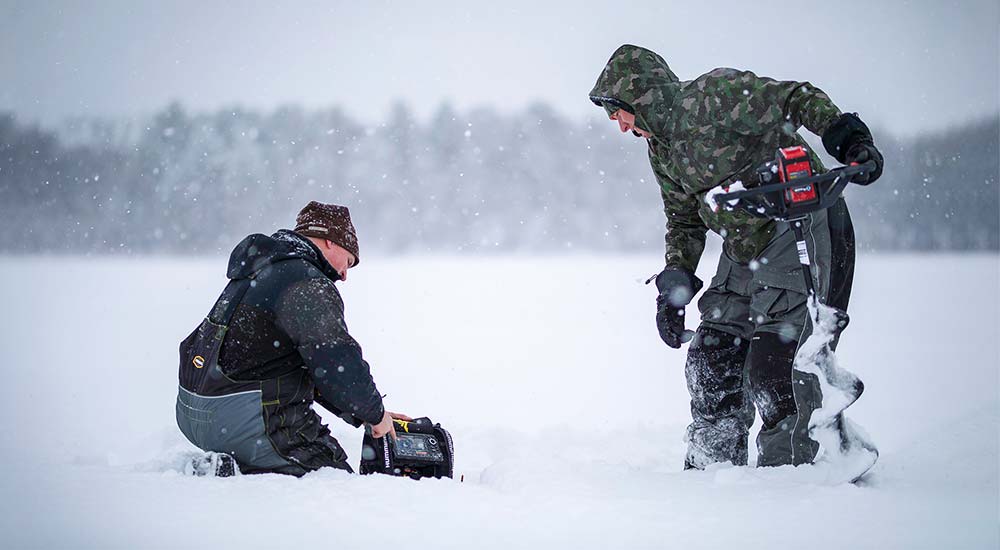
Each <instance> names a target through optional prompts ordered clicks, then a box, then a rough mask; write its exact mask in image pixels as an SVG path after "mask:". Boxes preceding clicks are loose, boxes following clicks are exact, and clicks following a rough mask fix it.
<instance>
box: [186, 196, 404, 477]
mask: <svg viewBox="0 0 1000 550" xmlns="http://www.w3.org/2000/svg"><path fill="white" fill-rule="evenodd" d="M357 263H358V239H357V235H356V233H355V231H354V225H353V224H352V223H351V215H350V212H349V211H348V209H347V208H346V207H344V206H337V205H333V204H322V203H319V202H310V203H309V204H308V205H306V206H305V208H303V209H302V211H301V212H299V215H298V217H297V218H296V223H295V229H294V230H293V231H289V230H287V229H282V230H280V231H278V232H277V233H275V234H273V235H271V236H270V237H268V236H266V235H261V234H254V235H250V236H248V237H247V238H245V239H243V241H242V242H241V243H240V244H238V245H237V246H236V248H235V249H234V250H233V252H232V255H231V256H230V257H229V268H228V273H227V276H228V278H229V279H230V282H229V284H228V285H227V286H226V288H225V290H224V291H223V292H222V295H221V296H220V297H219V299H218V301H216V303H215V306H214V307H213V308H212V311H211V312H210V313H209V316H208V317H207V318H206V319H205V320H204V321H203V322H202V323H201V325H200V326H199V327H198V328H196V329H195V331H194V332H192V333H191V335H190V336H188V337H187V338H186V339H185V340H184V341H183V342H181V346H180V388H179V389H178V395H177V407H176V408H177V425H178V427H180V430H181V432H183V433H184V435H185V436H186V437H187V438H188V440H190V441H191V443H193V444H195V445H196V446H198V447H199V448H201V449H202V450H204V451H210V452H212V453H219V454H212V460H211V462H210V464H211V467H213V468H217V472H216V473H217V474H221V475H226V474H232V473H234V472H233V470H234V468H235V466H238V467H239V469H240V470H241V471H242V472H243V473H262V472H277V473H282V474H291V475H295V476H302V475H304V474H306V473H308V472H310V471H313V470H317V469H319V468H322V467H332V468H339V469H343V470H348V471H351V467H350V466H349V465H348V464H347V454H346V453H345V452H344V449H343V448H341V446H340V444H339V443H338V442H337V440H336V439H334V438H333V436H331V435H330V430H329V428H327V427H326V425H325V424H323V422H322V420H321V419H320V417H319V415H318V414H316V411H314V410H313V408H312V404H313V402H314V401H315V402H316V403H319V404H320V405H321V406H322V407H323V408H325V409H327V410H329V411H331V412H333V413H334V414H336V415H338V416H340V417H341V418H343V419H344V421H346V422H348V423H350V424H353V425H354V426H356V427H357V426H360V425H361V424H362V423H365V424H368V425H370V426H371V429H372V434H373V435H374V437H376V438H380V437H383V436H385V435H386V434H389V435H390V436H391V437H395V431H394V429H393V426H392V419H393V418H399V419H402V420H411V419H410V418H409V417H407V416H405V415H400V414H395V413H391V412H388V411H386V410H385V408H384V407H383V406H382V396H381V395H380V394H379V392H378V388H376V387H375V381H374V380H372V376H371V373H370V372H369V367H368V363H367V362H366V361H365V360H364V359H363V358H362V356H361V346H359V345H358V343H357V342H356V341H355V340H354V338H351V335H350V334H349V333H348V332H347V325H346V323H345V322H344V303H343V301H342V300H341V298H340V292H338V291H337V287H336V286H335V285H334V283H335V282H336V281H338V280H344V281H346V280H347V270H348V269H350V268H351V267H353V266H355V265H357ZM233 459H235V461H236V464H235V465H234V464H232V460H233Z"/></svg>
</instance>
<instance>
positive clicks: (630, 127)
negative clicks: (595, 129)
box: [611, 109, 652, 139]
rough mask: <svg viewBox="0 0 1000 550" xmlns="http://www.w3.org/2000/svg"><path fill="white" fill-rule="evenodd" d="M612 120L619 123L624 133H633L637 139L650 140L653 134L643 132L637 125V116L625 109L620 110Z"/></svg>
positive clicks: (613, 115)
mask: <svg viewBox="0 0 1000 550" xmlns="http://www.w3.org/2000/svg"><path fill="white" fill-rule="evenodd" d="M611 120H617V121H618V128H619V129H621V131H622V133H625V132H632V133H633V134H634V135H635V136H636V137H641V138H645V139H649V138H650V137H651V136H652V134H650V133H649V132H647V131H645V130H642V129H640V128H638V127H636V125H635V115H633V114H632V113H630V112H628V111H626V110H625V109H618V110H617V111H615V112H614V113H613V114H612V115H611Z"/></svg>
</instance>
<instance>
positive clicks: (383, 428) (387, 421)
mask: <svg viewBox="0 0 1000 550" xmlns="http://www.w3.org/2000/svg"><path fill="white" fill-rule="evenodd" d="M394 418H395V419H397V420H405V421H407V422H409V421H411V420H413V419H412V418H410V417H409V416H406V415H405V414H400V413H394V412H389V411H385V413H383V414H382V420H381V421H380V422H379V423H378V424H374V425H372V437H374V438H375V439H378V438H380V437H382V436H384V435H385V434H389V437H391V438H392V439H393V441H395V440H396V427H395V426H393V425H392V420H393V419H394Z"/></svg>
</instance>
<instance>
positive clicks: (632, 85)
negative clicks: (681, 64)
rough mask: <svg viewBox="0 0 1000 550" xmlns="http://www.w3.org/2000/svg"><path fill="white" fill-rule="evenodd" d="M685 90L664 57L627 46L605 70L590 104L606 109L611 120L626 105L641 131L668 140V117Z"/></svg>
mask: <svg viewBox="0 0 1000 550" xmlns="http://www.w3.org/2000/svg"><path fill="white" fill-rule="evenodd" d="M681 86H682V84H681V82H680V80H679V79H678V78H677V75H675V74H674V73H673V71H671V70H670V67H669V66H668V65H667V62H666V61H664V60H663V58H662V57H660V56H659V55H657V54H656V53H655V52H652V51H649V50H647V49H646V48H640V47H639V46H633V45H631V44H625V45H624V46H621V47H620V48H618V49H617V50H615V53H614V54H612V55H611V59H609V60H608V64H607V65H605V66H604V70H603V71H601V76H600V77H599V78H598V79H597V84H595V85H594V89H593V90H591V91H590V100H591V101H593V102H594V104H596V105H597V106H599V107H604V108H605V110H606V111H608V115H609V116H610V115H611V113H613V112H614V111H615V110H617V109H618V108H619V107H620V106H622V105H623V106H625V107H626V108H627V110H630V111H631V112H632V113H633V114H635V120H636V125H637V126H638V127H639V128H640V129H642V130H645V131H647V132H651V133H653V134H654V135H656V136H665V135H666V131H665V130H666V128H664V127H663V126H664V125H665V123H666V116H664V115H665V114H666V113H667V110H668V109H669V107H670V105H671V104H673V102H674V98H676V97H677V94H678V92H679V91H680V89H681ZM616 103H618V104H621V105H616Z"/></svg>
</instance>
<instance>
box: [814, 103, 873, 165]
mask: <svg viewBox="0 0 1000 550" xmlns="http://www.w3.org/2000/svg"><path fill="white" fill-rule="evenodd" d="M859 141H868V142H871V141H872V133H871V131H870V130H869V129H868V126H867V125H865V123H864V122H862V121H861V119H860V118H858V115H857V113H844V114H842V115H840V118H838V119H837V120H835V121H834V122H833V124H831V125H830V127H829V128H827V129H826V131H825V132H823V147H824V148H825V149H826V152H827V153H830V156H831V157H833V158H835V159H837V161H838V162H840V163H841V164H844V163H845V161H846V159H847V152H848V151H850V150H851V146H852V145H854V144H855V143H857V142H859Z"/></svg>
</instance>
